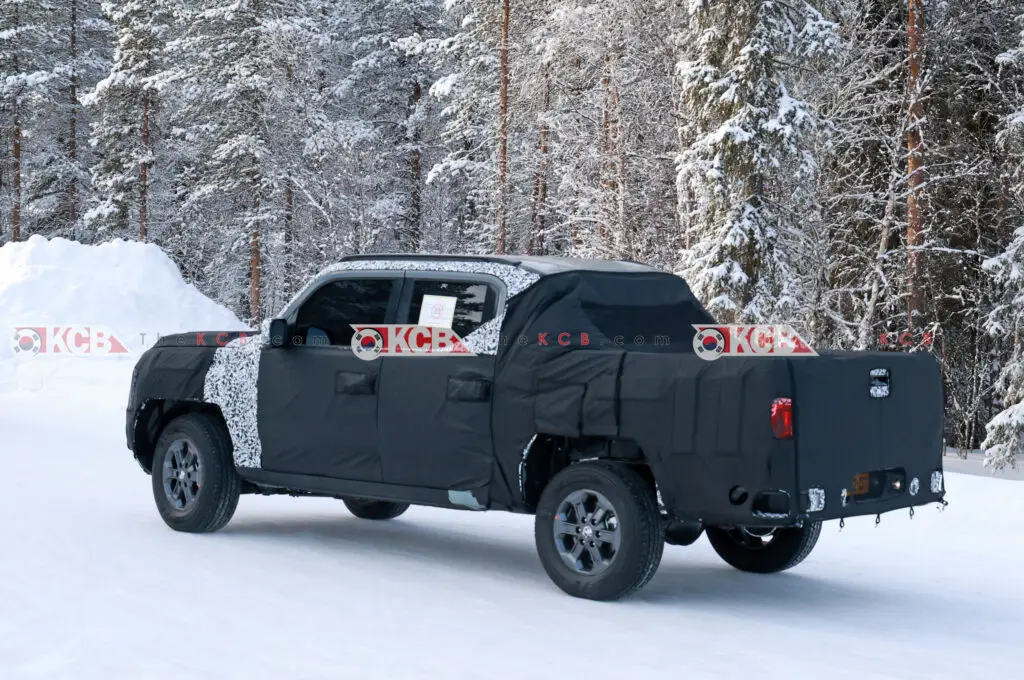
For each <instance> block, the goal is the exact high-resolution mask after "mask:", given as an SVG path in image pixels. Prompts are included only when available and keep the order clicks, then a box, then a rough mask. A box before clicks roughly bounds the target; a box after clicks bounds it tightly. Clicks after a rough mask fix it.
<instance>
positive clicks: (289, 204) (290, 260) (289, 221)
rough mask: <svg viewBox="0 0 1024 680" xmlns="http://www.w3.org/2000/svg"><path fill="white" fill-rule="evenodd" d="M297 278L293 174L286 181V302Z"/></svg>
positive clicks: (289, 174) (284, 292)
mask: <svg viewBox="0 0 1024 680" xmlns="http://www.w3.org/2000/svg"><path fill="white" fill-rule="evenodd" d="M294 278H295V189H294V188H293V185H292V175H291V173H288V177H287V179H285V182H284V291H283V297H284V299H285V302H286V303H287V301H288V300H290V299H291V295H292V280H293V279H294Z"/></svg>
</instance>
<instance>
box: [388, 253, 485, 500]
mask: <svg viewBox="0 0 1024 680" xmlns="http://www.w3.org/2000/svg"><path fill="white" fill-rule="evenodd" d="M406 276H407V278H406V281H405V285H404V292H403V295H402V301H401V304H400V307H399V310H400V311H399V315H398V319H399V321H398V323H400V324H412V325H421V326H440V327H446V328H451V329H453V330H454V331H455V332H456V333H457V334H458V335H459V336H460V337H462V338H466V337H467V336H468V335H469V334H470V333H472V332H473V331H475V330H476V329H477V328H479V327H480V326H482V325H483V324H484V323H486V322H488V321H490V320H491V319H493V318H494V316H495V314H496V310H497V309H499V308H500V307H499V305H500V304H502V303H503V302H504V295H505V291H504V286H503V284H501V282H500V281H498V280H497V279H491V278H490V277H485V276H476V275H463V274H452V273H427V272H407V274H406ZM373 363H380V364H381V365H382V369H381V394H380V422H381V433H380V443H381V457H382V465H383V473H384V481H385V482H387V483H389V484H403V485H409V486H417V487H427V488H432V489H445V490H448V491H449V492H453V491H454V492H460V491H461V492H466V491H470V490H481V492H483V491H484V490H485V489H486V487H487V486H488V485H489V484H490V481H491V477H492V474H493V472H494V455H493V453H494V451H493V443H492V440H491V393H492V381H493V379H494V357H493V356H470V357H467V356H459V355H455V354H443V355H433V356H400V355H385V356H384V357H383V358H382V359H380V360H378V361H377V362H373ZM449 496H450V497H452V498H453V499H463V500H462V501H456V502H462V503H464V504H467V505H472V504H473V503H474V502H480V503H483V502H484V501H485V496H482V495H481V494H480V493H478V494H475V495H474V496H472V497H469V496H466V494H465V493H463V494H454V495H453V494H451V493H449ZM474 498H475V499H476V501H474V500H473V499H474Z"/></svg>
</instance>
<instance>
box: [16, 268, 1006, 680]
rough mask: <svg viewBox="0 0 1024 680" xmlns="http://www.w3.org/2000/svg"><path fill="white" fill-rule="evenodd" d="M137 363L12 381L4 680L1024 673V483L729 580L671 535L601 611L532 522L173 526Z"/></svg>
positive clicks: (292, 516)
mask: <svg viewBox="0 0 1024 680" xmlns="http://www.w3.org/2000/svg"><path fill="white" fill-rule="evenodd" d="M2 261H3V260H2V258H0V263H2ZM3 274H4V272H3V270H0V281H2V277H3ZM178 292H179V293H180V294H182V295H185V294H187V293H186V291H181V290H179V291H178ZM2 296H3V288H2V287H0V299H5V298H3V297H2ZM40 305H43V303H42V302H40ZM43 306H45V305H43ZM144 306H146V305H144ZM83 308H84V307H83ZM42 311H45V310H42ZM85 311H90V312H96V313H97V314H98V313H99V312H101V311H102V310H101V309H86V310H85ZM220 313H221V312H219V311H215V312H214V313H213V316H216V315H217V314H220ZM213 320H216V319H211V318H209V317H206V318H203V313H197V314H196V315H195V317H194V318H192V319H188V318H182V319H180V322H181V323H183V324H185V325H188V324H194V325H197V326H205V325H206V324H207V322H210V321H213ZM126 321H131V320H126ZM156 321H159V319H157V320H156ZM55 322H56V321H55ZM128 325H132V324H131V323H129V324H128ZM0 330H2V329H0ZM14 361H16V360H15V359H12V358H9V357H7V358H5V357H0V362H8V363H9V364H10V362H14ZM30 362H31V363H30ZM30 366H31V367H34V368H32V369H31V370H29V368H27V367H30ZM131 366H132V362H131V361H121V360H113V361H104V360H97V359H96V358H95V357H92V358H86V357H82V358H69V359H63V360H60V359H55V358H43V357H36V358H34V359H32V360H29V361H24V360H22V361H19V362H18V366H17V367H15V368H16V370H13V369H12V371H11V372H12V373H13V374H14V375H15V377H16V378H17V380H15V381H11V382H9V383H8V384H7V386H6V388H4V387H0V471H2V474H3V482H4V484H3V490H2V491H0V517H2V518H3V519H2V520H0V679H2V680H29V679H45V680H92V679H97V680H98V679H104V680H107V679H112V678H133V679H134V678H139V679H144V680H162V679H163V678H168V679H170V678H184V677H194V678H246V679H257V678H258V679H262V678H281V679H287V680H304V679H310V680H312V679H324V680H338V679H344V678H354V679H358V680H365V679H370V680H373V679H376V678H381V679H387V680H402V679H405V678H446V679H453V680H462V679H472V678H481V679H486V680H496V679H504V678H509V679H515V680H521V679H529V680H534V679H538V678H559V679H564V678H568V677H574V676H576V677H588V678H609V679H611V678H615V679H621V680H625V679H630V680H631V679H633V678H637V679H639V678H670V677H672V678H674V677H679V678H689V679H693V680H697V679H704V678H708V679H710V678H726V679H731V678H741V677H757V678H759V679H774V678H779V679H780V680H794V679H803V678H811V677H827V678H829V679H830V680H835V679H836V678H857V680H867V679H871V678H892V679H898V680H914V679H917V678H920V679H922V680H924V679H927V680H934V678H936V677H938V678H954V679H956V680H964V679H968V678H986V679H987V678H992V677H1013V676H1014V675H1019V673H1020V669H1021V667H1022V666H1024V617H1022V614H1021V612H1022V611H1024V588H1022V587H1021V585H1020V574H1021V573H1024V538H1022V531H1021V524H1022V520H1024V482H1019V481H1010V480H1002V479H992V478H988V477H976V476H966V475H960V474H950V475H949V477H948V480H947V487H948V489H949V501H950V506H949V508H948V509H946V510H945V511H944V512H939V511H938V510H937V509H936V508H933V507H927V508H921V509H919V510H918V512H917V516H916V517H915V518H914V519H913V520H911V519H910V517H909V516H908V514H907V513H904V512H900V513H893V514H889V515H885V516H883V518H882V522H881V525H880V526H878V527H877V528H875V527H874V518H862V519H859V520H855V521H850V522H848V523H847V526H846V528H845V529H844V530H843V531H842V532H841V533H840V532H839V529H838V525H837V524H836V523H830V524H828V525H826V527H825V530H824V531H823V534H822V537H821V541H820V542H819V544H818V547H817V549H816V550H815V552H814V553H812V555H811V556H810V557H809V558H808V559H807V561H806V562H804V563H803V564H802V565H801V566H799V567H798V568H796V569H794V570H793V571H791V572H788V573H785V574H781V575H776V576H768V577H761V576H754V575H748V574H742V573H740V572H737V571H734V570H732V569H731V568H729V567H727V566H726V565H725V564H724V563H722V562H721V561H720V560H719V559H718V558H717V557H716V556H715V555H714V553H713V552H712V551H711V549H710V547H709V546H708V544H707V542H706V540H704V539H702V540H701V541H700V542H699V543H698V544H697V545H695V546H693V547H690V548H673V547H669V548H667V549H666V553H665V559H664V561H663V562H662V566H661V569H660V571H659V572H658V575H657V576H656V577H655V579H654V580H653V581H652V582H651V584H650V585H649V586H648V587H647V588H645V589H644V590H642V591H640V593H639V594H638V595H637V596H635V597H633V598H632V599H629V600H627V601H623V602H617V603H609V604H602V603H594V602H587V601H581V600H574V599H572V598H569V597H568V596H566V595H564V594H563V593H562V592H561V591H559V590H557V589H556V588H555V586H554V585H553V584H551V583H550V582H549V580H548V579H547V577H546V576H545V574H544V572H543V570H542V569H541V566H540V563H539V561H538V559H537V557H536V555H535V552H534V546H533V539H532V519H531V518H529V517H522V516H513V515H508V514H503V513H483V514H477V513H470V512H456V511H446V510H434V509H425V508H413V509H411V510H410V511H409V512H408V513H406V514H405V515H404V516H402V517H401V518H399V519H397V520H394V521H392V522H383V523H377V522H367V521H362V520H358V519H356V518H354V517H352V516H351V515H349V514H348V513H347V512H346V511H345V508H344V506H343V505H342V504H341V503H340V502H338V501H333V500H320V499H291V498H261V497H249V496H246V497H243V498H242V501H241V503H240V506H239V510H238V513H237V514H236V516H235V519H234V520H233V521H232V522H231V524H229V525H228V527H227V528H226V529H224V530H223V531H222V532H220V533H217V534H213V535H209V536H191V535H185V534H178V533H175V532H173V531H171V530H170V529H168V528H167V527H166V526H165V525H164V524H163V522H162V521H161V520H160V518H159V516H158V515H157V512H156V510H155V508H154V506H153V500H152V492H151V487H150V483H149V478H148V477H147V476H146V475H145V474H144V473H143V472H142V471H141V470H140V469H139V468H138V467H137V465H136V464H135V462H134V461H133V460H132V458H131V454H130V452H129V451H128V450H127V449H126V448H125V442H124V405H125V399H126V397H127V392H128V383H129V379H130V372H131ZM8 368H11V366H10V365H9V366H8Z"/></svg>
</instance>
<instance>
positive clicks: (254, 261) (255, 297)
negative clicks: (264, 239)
mask: <svg viewBox="0 0 1024 680" xmlns="http://www.w3.org/2000/svg"><path fill="white" fill-rule="evenodd" d="M262 259H263V258H262V253H261V249H260V230H259V228H256V229H253V230H252V233H251V234H250V236H249V318H251V319H252V322H253V324H254V325H259V323H260V317H261V315H262V306H261V304H260V303H261V300H260V288H261V286H260V284H261V275H262V273H263V262H262Z"/></svg>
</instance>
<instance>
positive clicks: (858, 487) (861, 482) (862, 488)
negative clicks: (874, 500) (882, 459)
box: [853, 472, 871, 496]
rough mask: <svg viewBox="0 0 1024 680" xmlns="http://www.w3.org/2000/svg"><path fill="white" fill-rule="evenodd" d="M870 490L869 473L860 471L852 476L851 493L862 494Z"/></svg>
mask: <svg viewBox="0 0 1024 680" xmlns="http://www.w3.org/2000/svg"><path fill="white" fill-rule="evenodd" d="M870 490H871V475H870V474H869V473H867V472H862V473H860V474H859V475H854V477H853V495H854V496H864V495H867V493H868V492H869V491H870Z"/></svg>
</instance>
